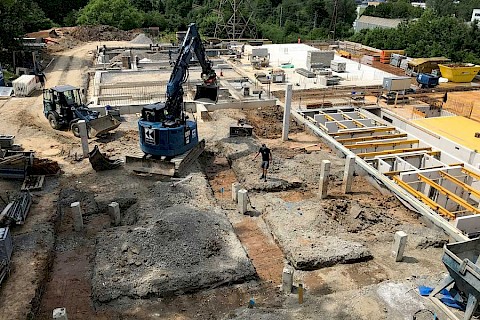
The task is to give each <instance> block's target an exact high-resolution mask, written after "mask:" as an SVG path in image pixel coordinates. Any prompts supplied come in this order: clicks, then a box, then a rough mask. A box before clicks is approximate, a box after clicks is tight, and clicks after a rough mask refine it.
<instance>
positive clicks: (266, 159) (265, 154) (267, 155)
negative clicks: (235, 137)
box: [253, 144, 272, 181]
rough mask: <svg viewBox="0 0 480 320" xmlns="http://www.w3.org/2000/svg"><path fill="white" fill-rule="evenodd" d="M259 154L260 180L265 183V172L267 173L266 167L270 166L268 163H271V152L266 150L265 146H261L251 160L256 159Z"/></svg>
mask: <svg viewBox="0 0 480 320" xmlns="http://www.w3.org/2000/svg"><path fill="white" fill-rule="evenodd" d="M259 154H262V165H261V167H262V169H263V171H262V176H261V177H260V179H264V180H265V181H267V171H268V167H269V166H270V162H271V161H272V152H271V151H270V149H269V148H267V146H266V145H265V144H262V147H261V148H260V150H258V152H257V154H256V155H255V158H253V160H255V159H257V157H258V155H259Z"/></svg>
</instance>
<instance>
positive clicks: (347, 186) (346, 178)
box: [343, 156, 355, 193]
mask: <svg viewBox="0 0 480 320" xmlns="http://www.w3.org/2000/svg"><path fill="white" fill-rule="evenodd" d="M354 170H355V156H347V158H346V160H345V172H344V174H343V192H344V193H350V192H352V182H353V172H354Z"/></svg>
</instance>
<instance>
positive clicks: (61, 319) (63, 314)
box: [53, 308, 68, 320]
mask: <svg viewBox="0 0 480 320" xmlns="http://www.w3.org/2000/svg"><path fill="white" fill-rule="evenodd" d="M53 319H55V320H68V317H67V309H65V308H56V309H53Z"/></svg>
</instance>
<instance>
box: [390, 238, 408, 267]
mask: <svg viewBox="0 0 480 320" xmlns="http://www.w3.org/2000/svg"><path fill="white" fill-rule="evenodd" d="M407 237H408V235H407V234H406V233H405V232H403V231H397V232H395V237H394V241H393V248H392V255H393V256H394V257H395V261H396V262H400V261H402V260H403V252H404V251H405V246H406V245H407Z"/></svg>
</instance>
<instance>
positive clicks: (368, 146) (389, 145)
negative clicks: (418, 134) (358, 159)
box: [344, 139, 420, 149]
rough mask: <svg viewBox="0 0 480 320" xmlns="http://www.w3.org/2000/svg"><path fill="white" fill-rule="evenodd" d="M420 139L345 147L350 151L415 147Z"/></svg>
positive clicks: (347, 145) (348, 145)
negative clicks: (404, 146) (406, 145)
mask: <svg viewBox="0 0 480 320" xmlns="http://www.w3.org/2000/svg"><path fill="white" fill-rule="evenodd" d="M419 142H420V141H419V140H418V139H411V140H400V141H387V142H369V143H356V144H346V145H344V147H345V148H348V149H370V148H375V149H377V148H378V147H394V146H400V145H405V144H409V145H414V144H417V143H419Z"/></svg>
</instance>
